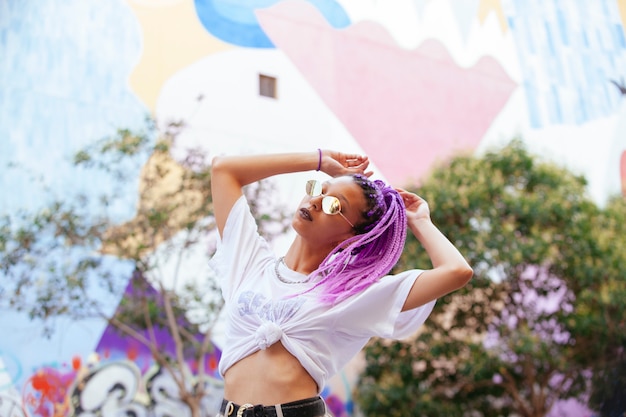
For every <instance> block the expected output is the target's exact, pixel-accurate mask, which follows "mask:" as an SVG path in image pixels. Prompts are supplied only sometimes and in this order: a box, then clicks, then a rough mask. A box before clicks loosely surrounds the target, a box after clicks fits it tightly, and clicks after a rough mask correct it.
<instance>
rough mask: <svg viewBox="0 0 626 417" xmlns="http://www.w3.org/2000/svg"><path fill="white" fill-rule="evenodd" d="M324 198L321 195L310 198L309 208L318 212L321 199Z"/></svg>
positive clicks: (320, 206)
mask: <svg viewBox="0 0 626 417" xmlns="http://www.w3.org/2000/svg"><path fill="white" fill-rule="evenodd" d="M323 197H324V196H322V195H318V196H315V197H311V199H310V200H309V206H310V207H311V208H312V209H314V210H319V209H321V208H322V198H323Z"/></svg>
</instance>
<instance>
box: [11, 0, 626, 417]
mask: <svg viewBox="0 0 626 417" xmlns="http://www.w3.org/2000/svg"><path fill="white" fill-rule="evenodd" d="M625 18H626V0H596V1H593V2H584V1H570V0H549V1H545V0H543V1H541V0H467V1H463V2H457V1H452V0H396V1H394V2H380V1H376V0H310V1H305V0H247V1H232V0H230V1H229V0H195V1H192V0H112V1H108V2H84V1H82V0H64V1H59V0H40V1H37V2H26V1H20V0H0V191H2V193H1V195H2V196H3V197H2V198H1V199H0V213H8V212H11V211H13V210H16V209H18V208H21V207H26V208H35V207H38V206H40V205H41V204H42V198H43V197H42V195H41V194H40V193H39V192H38V191H37V190H38V188H37V187H33V185H32V179H33V178H35V179H36V181H37V182H38V183H39V184H40V185H44V186H46V187H48V188H49V189H51V190H52V191H53V192H54V193H55V194H57V195H60V196H62V195H63V194H64V193H67V192H68V191H69V190H83V191H85V192H90V190H92V189H93V187H94V184H97V186H98V187H107V186H108V184H106V183H103V180H102V178H97V177H93V176H92V177H85V176H84V175H75V172H73V171H72V170H71V169H70V168H69V164H65V161H67V159H68V158H69V156H70V155H71V153H72V152H73V151H75V150H77V149H79V148H80V147H82V146H84V145H86V144H87V143H90V142H91V141H94V140H96V139H99V138H100V137H103V136H105V135H107V134H109V133H111V131H112V130H113V129H115V128H118V127H130V128H133V127H139V126H140V125H141V124H142V122H143V116H144V114H145V113H151V114H153V115H155V116H157V118H158V119H159V120H160V121H161V122H163V123H165V122H166V121H167V120H170V119H175V118H184V119H186V120H187V122H188V124H189V128H188V129H187V130H186V131H185V132H184V133H183V135H182V137H181V143H180V146H185V147H186V146H202V147H204V148H205V149H207V150H208V151H209V152H210V153H211V154H220V153H227V152H228V153H232V152H243V153H246V152H252V151H267V152H270V151H291V150H294V151H295V150H307V151H310V150H314V149H316V148H318V147H322V148H335V149H341V150H345V151H356V152H365V153H367V154H368V155H370V157H371V159H372V160H373V163H374V165H375V168H376V171H377V174H376V175H377V176H379V177H382V178H385V179H387V180H389V181H391V182H393V183H394V184H396V185H402V184H403V183H406V182H408V181H415V180H419V178H420V177H422V176H423V175H424V174H425V173H427V172H428V170H429V169H431V168H432V167H433V166H434V165H435V164H437V163H438V162H439V161H442V160H445V159H446V158H447V157H449V156H450V155H452V154H453V153H455V152H459V151H463V152H475V153H480V152H482V151H484V150H485V149H488V148H489V147H491V146H494V145H499V144H502V143H504V142H505V141H508V140H509V139H511V138H512V137H513V136H515V135H520V136H522V138H523V139H524V140H525V141H526V143H527V144H528V145H529V147H530V148H531V149H532V150H533V151H535V152H538V153H540V154H542V155H544V156H545V157H547V158H551V159H553V160H555V161H558V162H560V163H562V164H565V165H566V166H568V167H569V168H571V169H573V170H575V171H577V172H579V173H581V174H584V175H586V176H587V178H588V179H589V185H590V186H589V192H590V194H591V195H592V196H593V198H594V199H596V200H597V201H598V202H602V201H604V200H605V199H606V198H607V196H609V195H611V194H616V193H623V194H624V195H626V192H624V190H625V189H626V103H625V101H624V98H623V96H621V95H620V92H619V89H618V88H617V86H616V84H615V83H617V84H620V83H621V84H622V85H624V79H626V41H625V38H626V35H625V32H624V20H625ZM259 74H266V75H270V76H273V77H276V78H277V87H278V97H277V99H270V98H267V97H261V96H259V94H258V75H259ZM612 81H614V82H615V83H613V82H612ZM199 96H202V97H203V99H202V100H201V101H198V97H199ZM174 156H176V153H174ZM10 165H19V166H20V167H21V168H22V169H20V170H16V169H13V168H10ZM25 171H26V172H28V173H29V174H28V175H24V172H25ZM137 174H138V171H137ZM306 177H307V175H305V174H302V175H300V174H298V175H294V176H291V177H290V178H285V179H281V180H280V185H281V187H282V190H283V193H282V194H281V198H282V199H283V200H282V202H283V203H285V204H294V202H295V201H297V199H298V198H299V195H300V194H301V192H300V188H301V184H302V182H303V179H304V178H306ZM136 187H137V184H129V188H128V192H127V193H126V194H127V195H128V201H127V204H125V205H123V206H119V207H116V208H115V210H116V214H117V215H118V216H119V219H120V221H124V220H128V219H129V218H131V217H132V216H133V214H134V213H133V208H134V205H135V203H136V199H137V196H136V194H135V191H134V190H136ZM291 238H292V236H291V235H290V234H287V235H286V236H285V237H284V238H282V239H279V240H278V241H277V242H276V245H275V246H276V251H277V252H278V253H280V252H282V251H284V250H285V248H286V245H287V244H288V243H289V241H290V239H291ZM111 262H112V264H113V267H115V268H118V269H119V271H120V273H125V274H127V275H128V276H129V277H130V276H131V271H132V265H128V264H127V263H125V262H124V261H122V260H117V261H116V260H112V261H111ZM2 279H6V278H3V277H0V282H1V280H2ZM119 296H120V297H121V296H122V294H120V295H119ZM118 302H119V298H117V299H112V300H111V301H110V309H111V310H110V311H113V310H114V309H115V308H116V306H117V303H118ZM55 327H56V330H57V331H56V332H55V333H54V334H53V336H52V338H51V339H43V338H40V337H39V335H40V331H41V323H39V322H37V321H30V320H29V319H28V318H27V317H24V316H23V315H20V314H18V313H16V312H14V311H2V312H1V313H0V332H1V333H0V334H1V335H2V336H0V417H8V416H21V415H45V416H52V415H58V416H61V415H66V413H67V412H68V409H69V408H68V407H69V405H70V403H69V399H68V396H67V395H66V394H67V393H68V390H70V387H71V385H72V382H73V381H74V380H75V379H76V378H77V377H78V376H82V375H85V374H89V373H91V374H93V375H94V376H93V377H91V378H90V379H89V381H92V382H91V383H95V384H96V385H97V387H99V388H103V387H106V386H112V385H107V384H114V382H121V383H123V385H125V386H127V388H128V390H127V396H126V397H125V400H124V401H125V402H124V403H123V405H122V406H120V407H126V408H125V409H131V408H132V409H133V410H139V411H137V413H138V415H139V414H141V415H144V414H145V413H148V410H147V409H146V408H145V407H143V406H142V404H146V399H147V398H149V397H150V395H151V393H150V392H148V391H146V389H145V387H146V386H148V385H149V384H147V381H150V380H153V379H154V378H155V375H159V377H162V378H165V379H167V376H163V375H162V374H159V373H158V372H156V371H155V370H154V368H153V367H151V366H150V365H151V364H150V361H149V358H148V357H147V356H146V355H144V356H141V354H138V353H137V351H136V350H133V349H131V348H127V349H126V348H123V349H121V350H119V349H118V350H117V351H116V352H117V353H116V354H115V355H107V354H104V353H103V352H110V350H107V347H106V346H105V345H106V340H107V339H106V338H105V337H104V336H105V335H106V334H107V329H106V328H105V325H104V323H102V322H100V321H97V320H93V321H87V320H84V321H80V322H72V321H69V320H63V319H61V320H58V321H57V322H56V324H55ZM220 342H221V340H220V337H219V334H218V335H217V336H216V338H215V343H216V344H217V345H218V346H219V344H220ZM103 343H104V344H103ZM103 349H104V350H103ZM125 349H126V350H125ZM358 366H359V363H358V360H357V361H355V362H354V363H353V364H351V365H350V366H349V367H348V368H347V369H346V370H345V371H344V372H343V373H341V374H340V375H338V376H337V377H336V378H335V379H333V381H332V382H331V384H330V386H329V387H328V389H327V390H326V391H325V392H324V395H325V396H326V397H327V400H328V402H329V404H330V406H331V409H332V410H333V411H334V412H335V414H336V415H337V416H347V415H350V411H351V408H352V399H351V394H350V388H351V386H352V385H353V383H354V377H355V375H356V372H357V370H358ZM216 387H217V388H216V389H219V381H216ZM91 392H92V391H89V390H83V391H81V392H80V395H82V397H81V398H82V399H83V400H85V401H87V400H88V401H91V402H90V404H91V407H95V409H98V408H104V407H105V406H106V407H108V406H111V404H110V403H107V401H109V400H110V399H107V398H96V396H95V395H94V394H91ZM132 393H134V394H132ZM77 395H79V394H77ZM159 401H161V400H160V399H157V400H156V401H155V402H157V403H159ZM163 402H164V400H163ZM106 404H108V405H106ZM167 406H171V404H163V407H167ZM142 407H143V408H142ZM208 407H209V408H210V407H211V406H210V405H208ZM557 408H558V409H556V410H554V413H555V414H554V415H555V416H556V415H558V413H560V412H565V411H567V415H570V416H588V415H590V414H589V413H588V411H586V410H584V408H582V407H580V406H579V405H577V404H571V403H563V404H559V406H558V407H557ZM164 409H165V408H164ZM84 410H87V409H86V408H85V409H84Z"/></svg>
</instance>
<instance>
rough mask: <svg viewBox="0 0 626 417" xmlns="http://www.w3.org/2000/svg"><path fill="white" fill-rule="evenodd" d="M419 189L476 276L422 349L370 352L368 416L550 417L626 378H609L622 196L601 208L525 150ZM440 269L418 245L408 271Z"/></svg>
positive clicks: (426, 333)
mask: <svg viewBox="0 0 626 417" xmlns="http://www.w3.org/2000/svg"><path fill="white" fill-rule="evenodd" d="M414 191H416V192H417V193H418V194H420V195H422V196H423V197H424V198H425V199H426V200H427V201H428V202H429V205H430V207H431V213H432V218H433V221H434V223H435V224H437V226H438V227H439V228H440V229H441V230H442V231H443V232H444V233H445V234H446V235H447V236H448V237H449V238H450V239H451V241H452V242H453V243H454V244H455V245H456V246H457V247H458V248H459V249H460V251H461V252H462V253H463V254H464V255H465V256H466V258H467V259H468V261H469V262H470V264H471V265H472V266H473V268H474V273H475V274H474V278H473V280H472V281H471V282H470V284H469V285H467V286H466V287H464V288H463V289H461V290H459V291H457V292H455V293H453V294H449V295H447V296H445V297H443V298H442V299H440V300H439V301H438V303H437V305H436V307H435V309H434V311H433V313H432V315H431V318H430V319H429V321H428V322H427V324H426V325H425V326H424V327H423V329H422V331H421V332H420V333H419V334H418V335H416V336H415V337H414V338H412V339H411V340H407V341H393V342H392V341H387V340H375V341H373V342H372V343H371V344H370V345H369V346H368V347H367V348H366V351H365V352H366V360H367V366H366V369H365V372H364V373H363V375H362V377H361V379H360V381H359V383H358V388H357V393H358V403H359V404H360V406H361V408H362V409H363V411H364V413H365V415H371V416H375V415H398V416H407V415H412V416H429V417H433V416H485V417H490V416H510V415H517V416H524V417H539V416H545V415H546V414H547V413H548V412H549V411H550V409H551V407H552V406H553V405H554V403H555V402H556V401H557V400H559V399H566V398H578V399H580V400H583V401H585V400H586V398H587V394H588V393H589V392H590V389H592V390H593V391H592V392H603V391H602V390H603V389H604V388H605V387H606V385H603V384H606V383H608V381H613V382H614V381H615V379H614V374H613V376H607V377H605V378H604V379H603V380H602V381H599V380H598V379H597V378H598V377H599V376H601V375H604V374H603V372H604V371H606V370H610V369H613V366H614V365H616V363H618V362H619V361H620V360H621V361H622V362H619V363H622V364H623V358H624V356H623V351H624V347H625V346H626V344H625V343H624V335H625V334H626V332H625V330H626V329H624V317H626V307H625V302H624V300H626V298H625V297H624V296H625V295H626V294H625V292H624V286H625V279H624V277H623V267H622V265H625V264H626V263H625V262H624V261H626V259H625V256H626V251H624V242H625V238H624V236H626V234H625V233H623V232H624V226H623V224H624V222H623V220H624V213H625V211H624V205H623V199H616V200H615V201H614V202H613V203H612V204H610V205H609V206H608V207H607V208H606V209H601V208H600V207H598V206H597V205H596V204H595V203H593V202H592V201H591V200H590V199H589V198H588V197H587V194H586V181H585V179H584V178H583V177H581V176H577V175H574V174H573V173H571V172H569V171H567V170H566V169H563V168H561V167H559V166H557V165H555V164H553V163H548V162H545V161H541V160H540V159H539V158H538V157H536V156H534V155H532V154H530V153H529V152H528V151H527V150H526V149H525V148H524V147H523V145H522V144H521V142H520V141H519V140H514V141H512V142H511V143H510V144H509V145H508V146H506V147H505V148H503V149H501V150H497V151H492V152H488V153H486V154H485V155H483V156H481V157H473V156H458V157H456V158H454V159H452V160H451V161H449V163H448V164H446V165H445V166H441V167H439V168H438V169H436V170H435V171H434V172H433V173H432V175H431V176H430V177H429V178H428V179H426V180H425V181H424V182H423V184H421V185H420V186H419V187H417V189H415V190H414ZM620 222H621V223H620ZM617 223H619V225H618V224H617ZM428 266H429V261H428V258H427V256H426V254H425V253H424V251H423V249H422V248H421V247H420V245H419V243H418V242H417V240H416V239H415V238H414V237H412V236H410V237H409V238H408V239H407V246H406V249H405V252H404V254H403V257H402V258H401V260H400V262H399V264H398V268H400V269H405V268H420V267H421V268H424V267H428ZM619 358H621V359H619ZM591 375H594V376H595V377H596V379H594V382H595V384H593V386H592V385H591V384H590V383H589V381H590V379H589V377H590V376H591ZM623 386H624V385H621V387H623ZM592 398H594V399H595V398H596V397H593V396H592ZM600 401H605V400H600ZM598 404H599V403H597V402H596V403H595V404H594V403H593V402H592V405H594V406H595V407H596V408H597V405H598ZM394 413H395V414H394Z"/></svg>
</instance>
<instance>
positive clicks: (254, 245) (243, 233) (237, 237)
mask: <svg viewBox="0 0 626 417" xmlns="http://www.w3.org/2000/svg"><path fill="white" fill-rule="evenodd" d="M277 262H278V260H277V258H276V255H275V254H274V253H273V251H272V249H271V248H270V246H269V245H268V243H267V242H266V241H265V239H263V238H262V237H261V236H260V235H259V234H258V231H257V225H256V222H255V220H254V218H253V217H252V214H251V213H250V208H249V206H248V203H247V201H246V199H245V197H243V196H242V197H241V198H240V199H239V200H237V202H236V203H235V205H234V206H233V208H232V210H231V212H230V214H229V216H228V219H227V221H226V225H225V227H224V231H223V237H222V239H221V241H220V242H219V243H218V249H217V252H216V254H215V256H214V257H213V259H212V260H211V266H212V267H213V268H214V269H215V270H216V272H217V274H218V276H219V280H220V285H221V289H222V295H223V297H224V300H225V314H226V330H225V343H224V346H223V348H222V357H221V359H220V364H219V371H220V373H221V374H222V375H224V373H225V372H226V370H228V368H230V367H231V366H232V365H233V364H234V363H236V362H237V361H239V360H241V359H243V358H245V357H246V356H249V355H250V354H252V353H254V352H256V351H258V350H259V349H265V348H267V347H268V346H271V345H272V344H274V343H276V342H277V341H279V340H280V341H281V343H282V344H283V346H284V347H285V348H286V349H287V350H288V351H289V352H290V353H291V354H292V355H294V356H295V357H296V358H298V360H299V361H300V363H301V364H302V366H303V367H304V369H306V370H307V372H308V373H309V374H310V375H311V377H312V378H313V379H314V380H315V381H316V382H317V386H318V390H319V391H320V392H321V391H322V389H323V388H324V385H325V383H326V381H327V380H328V379H329V378H330V377H332V376H333V375H334V374H335V373H337V372H338V371H339V370H341V369H342V368H343V367H344V366H345V365H346V364H347V363H348V361H350V359H352V358H353V357H354V356H355V355H356V354H357V353H358V352H359V351H360V350H361V349H362V348H363V347H364V346H365V344H366V343H367V341H368V340H369V339H370V338H371V337H372V336H379V337H385V338H394V339H400V338H405V337H408V336H410V335H412V334H413V333H415V331H416V330H417V329H418V328H419V327H420V326H421V325H422V324H423V323H424V321H425V320H426V318H427V317H428V316H429V314H430V312H431V311H432V309H433V307H434V305H435V301H432V302H430V303H428V304H425V305H423V306H421V307H418V308H416V309H413V310H409V311H406V312H402V311H401V309H402V306H403V305H404V302H405V300H406V297H407V296H408V294H409V291H410V289H411V287H412V286H413V283H414V282H415V279H417V277H418V276H419V274H420V273H421V272H422V271H420V270H409V271H405V272H402V273H400V274H397V275H387V276H385V277H383V278H381V279H380V280H379V281H378V282H376V283H374V284H373V285H371V286H370V287H368V288H367V289H365V290H364V291H362V292H361V293H359V294H356V295H353V296H351V297H349V298H347V299H345V300H344V301H341V302H339V303H337V304H335V305H326V304H323V303H321V302H320V301H319V300H318V297H317V294H318V293H317V292H316V291H317V290H316V291H313V292H309V293H307V294H303V295H297V296H296V297H290V295H293V294H298V293H300V292H302V291H304V290H306V289H307V288H310V286H311V285H312V284H310V283H302V284H286V283H284V282H282V281H280V280H279V279H278V277H277V276H276V272H275V268H276V265H277ZM278 267H279V272H280V275H281V276H282V277H284V278H285V279H289V280H292V281H301V280H303V279H306V276H305V275H303V274H300V273H298V272H295V271H292V270H290V269H289V268H287V267H286V266H285V265H284V264H283V263H279V264H278Z"/></svg>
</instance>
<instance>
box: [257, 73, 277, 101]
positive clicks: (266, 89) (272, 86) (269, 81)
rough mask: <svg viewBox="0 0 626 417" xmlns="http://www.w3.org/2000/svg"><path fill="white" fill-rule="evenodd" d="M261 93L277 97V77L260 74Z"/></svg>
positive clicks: (264, 95) (265, 95)
mask: <svg viewBox="0 0 626 417" xmlns="http://www.w3.org/2000/svg"><path fill="white" fill-rule="evenodd" d="M259 95H261V96H263V97H270V98H276V78H275V77H270V76H269V75H263V74H259Z"/></svg>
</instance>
